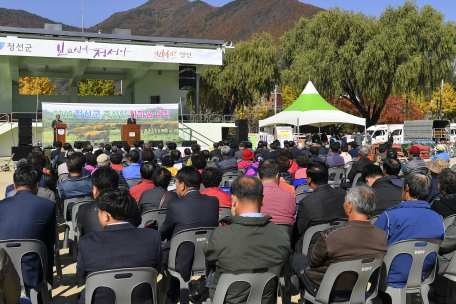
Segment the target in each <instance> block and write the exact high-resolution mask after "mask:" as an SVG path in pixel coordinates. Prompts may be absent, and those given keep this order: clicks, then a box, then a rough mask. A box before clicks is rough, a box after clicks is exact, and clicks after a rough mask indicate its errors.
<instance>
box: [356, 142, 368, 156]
mask: <svg viewBox="0 0 456 304" xmlns="http://www.w3.org/2000/svg"><path fill="white" fill-rule="evenodd" d="M358 151H359V156H361V157H367V156H368V155H369V152H370V147H369V146H366V145H363V146H361V148H359V150H358Z"/></svg>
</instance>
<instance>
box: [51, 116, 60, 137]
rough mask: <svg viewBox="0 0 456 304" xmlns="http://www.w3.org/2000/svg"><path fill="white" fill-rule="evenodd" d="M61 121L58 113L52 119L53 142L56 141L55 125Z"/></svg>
mask: <svg viewBox="0 0 456 304" xmlns="http://www.w3.org/2000/svg"><path fill="white" fill-rule="evenodd" d="M61 123H62V121H61V120H60V115H57V116H56V117H55V119H54V120H53V121H52V128H53V129H54V142H56V141H57V134H56V131H57V128H56V125H57V124H61Z"/></svg>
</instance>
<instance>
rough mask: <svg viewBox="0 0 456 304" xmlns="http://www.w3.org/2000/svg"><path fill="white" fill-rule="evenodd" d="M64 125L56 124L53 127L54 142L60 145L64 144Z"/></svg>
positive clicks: (65, 126)
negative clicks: (58, 142)
mask: <svg viewBox="0 0 456 304" xmlns="http://www.w3.org/2000/svg"><path fill="white" fill-rule="evenodd" d="M66 128H67V125H66V124H56V125H55V133H56V136H55V139H56V141H60V142H61V143H62V145H63V144H64V143H66Z"/></svg>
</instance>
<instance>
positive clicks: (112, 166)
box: [111, 164, 125, 170]
mask: <svg viewBox="0 0 456 304" xmlns="http://www.w3.org/2000/svg"><path fill="white" fill-rule="evenodd" d="M111 168H113V169H114V170H123V169H124V168H125V167H124V166H122V165H114V164H111Z"/></svg>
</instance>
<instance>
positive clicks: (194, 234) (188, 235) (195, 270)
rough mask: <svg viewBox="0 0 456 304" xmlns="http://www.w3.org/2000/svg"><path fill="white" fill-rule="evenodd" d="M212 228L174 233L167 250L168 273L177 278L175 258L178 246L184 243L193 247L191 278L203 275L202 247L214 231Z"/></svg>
mask: <svg viewBox="0 0 456 304" xmlns="http://www.w3.org/2000/svg"><path fill="white" fill-rule="evenodd" d="M214 229H215V228H214V227H207V228H204V227H202V228H193V229H187V230H183V231H180V232H178V233H176V234H175V235H174V236H173V238H172V239H171V247H170V250H169V259H168V271H169V272H170V273H171V274H172V275H173V276H174V277H179V278H182V277H181V276H180V274H179V273H178V272H177V271H176V256H177V250H178V248H179V246H180V244H182V243H184V242H192V243H193V244H194V245H195V253H194V258H193V265H192V276H201V275H203V274H205V270H206V263H205V260H206V259H205V257H204V254H203V247H204V245H206V243H207V241H208V240H209V237H210V236H211V234H212V231H214Z"/></svg>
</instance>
